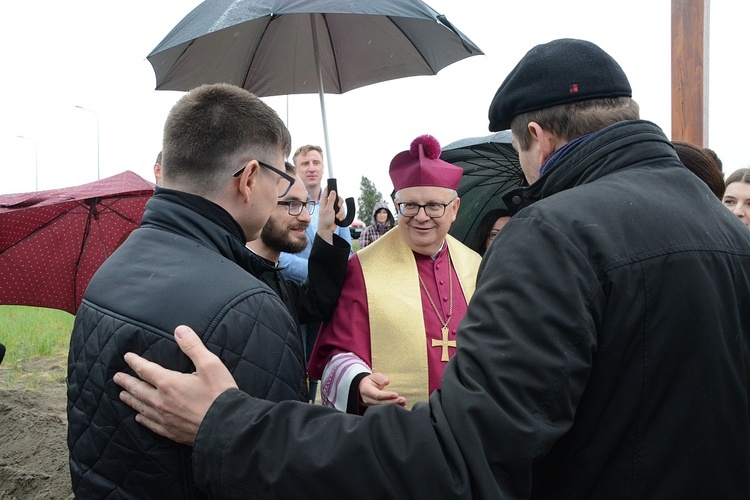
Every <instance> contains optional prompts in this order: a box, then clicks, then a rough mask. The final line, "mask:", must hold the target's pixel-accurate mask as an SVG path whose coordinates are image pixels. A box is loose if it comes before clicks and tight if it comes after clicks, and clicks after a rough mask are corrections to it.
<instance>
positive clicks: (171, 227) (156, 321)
mask: <svg viewBox="0 0 750 500" xmlns="http://www.w3.org/2000/svg"><path fill="white" fill-rule="evenodd" d="M248 255H249V252H248V251H247V250H246V248H245V246H244V234H242V230H241V229H240V227H239V226H238V225H237V223H236V222H235V221H234V220H233V219H232V218H231V217H230V216H229V214H228V213H226V212H225V211H224V210H223V209H221V208H220V207H218V206H217V205H214V204H213V203H211V202H209V201H207V200H205V199H203V198H200V197H197V196H193V195H188V194H186V193H180V192H177V191H171V190H166V189H157V192H156V194H155V195H154V197H153V199H151V200H150V201H149V202H148V204H147V206H146V213H145V214H144V217H143V221H142V225H141V228H139V229H137V230H136V231H134V232H133V234H131V235H130V237H129V238H128V239H127V241H126V242H125V243H124V244H123V245H122V247H121V248H119V249H118V250H117V251H116V252H115V253H114V254H113V255H112V256H111V257H110V258H109V259H108V260H107V261H106V262H105V263H104V265H103V266H102V267H101V268H100V269H99V271H98V272H97V273H96V274H95V276H94V278H93V279H92V281H91V283H90V285H89V287H88V289H87V290H86V294H85V297H84V300H83V303H82V304H81V307H80V308H79V310H78V313H77V315H76V320H75V325H74V327H73V333H72V337H71V344H70V354H69V358H68V447H69V449H70V471H71V477H72V484H73V490H74V492H75V494H76V497H77V498H97V499H100V498H139V499H141V498H158V499H160V500H164V499H168V498H180V499H182V498H202V497H205V495H204V494H203V493H201V492H199V491H198V490H197V489H196V488H195V485H194V481H193V476H192V448H190V447H188V446H183V445H178V444H176V443H174V442H172V441H170V440H168V439H166V438H161V437H159V436H157V435H155V434H154V433H152V432H151V431H149V430H147V429H146V428H145V427H142V426H141V425H139V424H137V423H136V422H135V418H134V417H135V412H133V410H131V409H130V408H129V407H127V406H125V405H124V404H123V403H121V402H120V401H119V399H118V394H119V392H120V389H119V387H118V386H117V385H116V384H115V383H114V382H112V376H113V375H114V374H115V372H117V371H127V369H128V367H127V365H126V364H125V362H124V361H123V355H124V354H125V353H126V352H129V351H132V352H136V353H138V354H141V355H142V356H144V357H146V358H147V359H150V360H152V361H155V362H157V363H159V364H161V365H163V366H165V367H168V368H171V369H174V370H179V371H182V372H191V371H193V369H194V367H193V366H192V364H191V363H190V360H189V359H188V358H187V356H185V355H184V354H182V352H181V351H180V349H179V347H177V344H176V343H175V341H174V338H173V332H174V329H175V327H176V326H178V325H180V324H186V325H189V326H191V327H192V328H194V329H195V331H196V332H198V333H199V334H200V335H202V339H203V342H204V343H205V344H206V345H207V346H208V348H209V349H211V351H213V352H214V353H216V354H217V355H219V356H220V357H221V359H222V361H224V363H225V364H226V365H227V366H228V367H229V369H230V371H231V372H232V374H233V375H234V377H235V379H236V381H237V384H238V385H239V387H240V389H241V390H243V391H246V392H247V393H249V394H253V395H255V396H258V397H261V398H265V399H269V400H272V401H281V400H289V399H294V400H306V394H305V382H304V377H305V371H304V365H303V361H302V346H301V342H300V340H299V337H298V336H297V331H296V327H295V324H294V322H293V321H292V318H291V317H290V316H289V313H288V312H287V310H286V308H285V307H284V305H283V304H282V302H281V301H280V300H279V298H278V297H277V296H276V295H275V294H274V293H273V292H272V291H271V290H270V289H269V288H268V287H267V286H266V285H264V284H262V283H260V282H259V281H258V280H257V279H256V278H255V277H253V276H252V275H251V274H250V273H249V272H247V271H248V270H249V269H250V267H249V256H248Z"/></svg>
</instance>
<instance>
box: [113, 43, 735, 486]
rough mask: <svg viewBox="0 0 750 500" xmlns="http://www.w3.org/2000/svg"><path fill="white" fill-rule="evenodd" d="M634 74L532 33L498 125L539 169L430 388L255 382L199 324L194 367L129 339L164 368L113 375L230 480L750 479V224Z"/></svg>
mask: <svg viewBox="0 0 750 500" xmlns="http://www.w3.org/2000/svg"><path fill="white" fill-rule="evenodd" d="M630 94H631V90H630V85H629V83H628V80H627V78H626V77H625V74H624V73H623V71H622V69H621V68H620V66H619V65H618V64H617V63H616V62H615V61H614V60H613V59H612V58H611V57H610V56H609V55H608V54H607V53H606V52H604V51H603V50H602V49H600V48H599V47H597V46H596V45H594V44H592V43H589V42H585V41H581V40H555V41H553V42H550V43H548V44H544V45H540V46H537V47H535V48H533V49H532V50H531V51H529V52H528V53H527V54H526V55H525V56H524V58H523V59H522V60H521V62H520V63H519V64H518V66H516V68H515V69H514V70H513V71H512V72H511V74H510V75H509V76H508V78H507V79H506V80H505V82H503V84H502V85H501V86H500V89H499V90H498V91H497V94H496V95H495V98H494V99H493V101H492V105H491V106H490V111H489V117H490V130H493V131H495V130H500V129H504V128H508V127H510V128H511V130H512V132H513V143H514V145H515V147H516V149H517V150H518V152H519V156H520V159H521V165H522V167H523V170H524V173H525V175H526V177H527V179H528V181H529V184H530V185H529V186H528V187H526V188H523V189H521V190H519V191H517V192H514V193H511V194H510V195H508V197H507V200H506V201H507V205H508V207H510V208H511V210H512V211H514V212H515V215H514V217H513V218H512V219H511V221H510V222H509V223H508V224H507V225H506V226H505V228H504V229H503V231H502V232H501V233H500V235H499V236H498V237H497V238H496V239H495V241H494V243H493V244H492V245H491V246H490V248H489V250H488V251H487V253H486V254H485V256H484V260H483V262H482V267H481V268H480V271H479V277H478V280H477V288H476V292H475V294H474V297H473V298H472V300H471V303H470V305H469V308H468V312H467V313H466V316H465V317H464V319H463V321H462V322H461V325H460V327H459V330H458V333H457V339H458V352H457V353H456V355H455V357H454V358H453V359H452V360H451V362H450V363H449V365H448V367H447V368H446V370H445V373H444V375H443V381H442V389H440V390H437V391H435V392H434V393H433V394H432V396H431V397H430V402H429V405H416V406H415V407H414V409H413V410H412V411H411V412H407V411H404V410H403V409H402V408H400V407H397V406H381V407H374V408H371V409H370V410H368V412H367V413H366V414H365V416H364V417H362V418H359V417H356V416H351V415H344V414H336V413H332V412H330V411H327V409H325V408H320V407H310V406H304V405H300V404H287V403H284V404H281V405H277V404H273V403H268V402H265V401H261V400H256V399H253V398H251V397H249V396H247V395H245V394H243V393H241V392H240V391H238V390H236V389H233V386H234V384H233V381H232V379H231V377H229V376H228V373H227V372H226V371H225V370H223V369H222V368H221V366H220V364H219V363H216V360H215V357H213V356H212V355H211V354H210V353H208V351H206V350H205V349H203V348H202V347H201V345H200V342H199V341H198V339H197V337H196V336H195V334H194V333H193V332H192V331H190V330H189V329H188V328H187V327H180V328H178V331H177V332H176V333H175V336H176V337H177V338H178V342H180V345H181V347H182V348H183V349H184V350H186V351H187V352H188V353H189V355H190V357H191V359H192V360H193V362H194V364H195V366H196V371H197V376H193V375H185V374H178V373H171V372H169V371H166V370H163V369H162V368H160V367H159V366H158V365H155V364H153V363H149V362H147V361H146V360H144V359H142V358H138V357H135V356H131V355H129V356H128V362H129V364H130V366H131V367H132V368H133V369H134V370H135V371H136V373H138V375H139V376H140V377H141V378H143V379H144V380H147V381H149V382H151V385H149V384H147V383H145V382H142V381H139V380H137V379H135V378H133V377H130V376H127V375H125V374H117V375H116V376H115V382H117V383H118V384H120V385H122V386H123V387H125V388H126V389H127V391H128V392H123V393H122V394H121V397H122V399H123V400H124V401H125V402H126V403H128V404H129V405H130V406H132V407H133V408H135V409H136V410H138V411H139V412H140V415H139V417H138V418H139V421H140V422H141V423H144V424H145V425H146V426H148V427H149V428H151V429H153V430H155V431H156V432H158V433H160V434H162V435H165V436H168V437H171V438H173V439H177V440H180V441H183V442H186V443H189V444H194V446H195V450H194V459H193V460H194V461H193V465H194V471H195V474H196V482H197V483H198V484H199V485H200V486H201V487H202V488H205V489H207V490H208V491H210V492H211V493H213V494H217V495H227V496H243V495H245V496H252V495H251V493H255V494H257V495H258V496H260V494H261V493H263V494H265V495H267V496H273V497H277V498H295V497H301V496H305V497H309V498H324V497H327V498H353V497H356V498H384V497H388V498H425V499H427V498H492V499H494V498H527V497H536V498H572V497H579V498H748V497H750V473H749V471H750V390H749V386H750V314H748V311H750V233H748V231H747V229H746V228H745V227H744V226H743V225H742V224H741V223H740V222H739V220H737V218H736V217H734V216H733V215H732V214H731V213H730V212H729V211H727V210H726V209H725V208H724V207H723V206H722V205H721V203H720V202H719V201H718V200H717V199H716V197H715V196H713V195H712V194H711V192H710V191H709V189H708V187H707V186H706V185H705V184H704V183H703V182H702V181H700V179H698V178H697V177H696V176H695V175H693V174H692V173H691V172H690V171H689V170H687V169H686V168H685V167H684V166H683V165H682V164H681V163H680V161H679V159H678V157H677V155H676V154H675V152H674V149H673V148H672V146H671V144H670V142H669V140H668V139H667V137H665V136H664V133H663V132H662V131H661V130H660V129H659V127H657V126H656V125H654V124H652V123H649V122H646V121H641V120H639V119H638V106H637V105H636V103H635V102H634V101H633V100H632V99H631V97H630ZM152 386H155V387H152ZM198 394H200V395H202V396H201V397H197V396H196V395H198ZM155 408H159V409H160V410H159V411H157V410H156V409H155ZM199 425H200V429H199V430H198V426H199ZM196 433H197V435H196ZM280 436H283V438H281V437H280Z"/></svg>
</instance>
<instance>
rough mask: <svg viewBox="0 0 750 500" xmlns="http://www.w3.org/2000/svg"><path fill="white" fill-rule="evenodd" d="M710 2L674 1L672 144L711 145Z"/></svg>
mask: <svg viewBox="0 0 750 500" xmlns="http://www.w3.org/2000/svg"><path fill="white" fill-rule="evenodd" d="M709 10H710V0H672V140H675V141H685V142H690V143H693V144H695V145H696V146H700V147H706V146H707V144H708V40H709V28H708V25H709V23H708V21H709Z"/></svg>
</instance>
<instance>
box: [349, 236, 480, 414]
mask: <svg viewBox="0 0 750 500" xmlns="http://www.w3.org/2000/svg"><path fill="white" fill-rule="evenodd" d="M446 241H447V243H448V251H449V252H450V257H451V261H452V263H453V267H454V268H455V269H456V274H457V275H458V280H459V284H460V286H461V290H462V291H463V294H464V297H465V298H466V301H467V303H468V301H469V299H470V298H471V296H472V294H473V293H474V288H475V285H476V278H477V270H478V269H479V263H480V262H481V257H479V255H478V254H476V253H475V252H474V251H472V250H471V249H469V248H468V247H466V246H464V245H463V244H461V242H459V241H458V240H456V239H455V238H453V237H452V236H450V235H447V236H446ZM357 258H358V259H359V262H360V265H361V266H362V273H363V275H364V279H365V286H366V289H367V307H368V310H369V314H370V318H369V322H370V347H371V352H372V369H373V371H374V372H380V373H382V374H384V375H386V376H387V377H388V378H389V379H390V380H391V383H390V385H388V386H387V387H386V390H392V391H395V392H397V393H398V394H399V395H401V396H404V397H406V400H407V403H408V404H407V407H408V408H409V409H411V407H412V406H413V405H414V403H416V402H418V401H427V399H428V396H429V372H428V369H427V363H428V361H427V340H426V334H425V326H424V316H423V314H422V291H421V290H420V288H419V277H418V275H417V263H416V260H415V258H414V253H413V252H412V251H411V249H410V248H409V247H408V246H407V245H406V243H405V242H404V240H403V238H402V237H401V234H400V233H399V229H398V228H394V229H393V230H392V231H388V232H387V233H386V234H385V235H383V236H381V237H380V238H378V239H377V240H376V241H375V242H374V243H372V244H371V245H369V246H367V247H366V248H364V249H362V250H361V251H359V252H357Z"/></svg>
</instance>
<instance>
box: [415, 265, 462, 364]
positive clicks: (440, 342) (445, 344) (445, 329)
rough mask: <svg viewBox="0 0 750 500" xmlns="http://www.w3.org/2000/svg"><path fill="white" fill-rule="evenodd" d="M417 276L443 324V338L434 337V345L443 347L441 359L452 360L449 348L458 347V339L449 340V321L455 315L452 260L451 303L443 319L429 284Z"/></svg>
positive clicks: (449, 294) (420, 276)
mask: <svg viewBox="0 0 750 500" xmlns="http://www.w3.org/2000/svg"><path fill="white" fill-rule="evenodd" d="M417 276H418V277H419V284H420V285H422V289H423V290H424V293H425V295H427V300H429V301H430V305H431V306H432V310H433V311H435V314H436V315H437V318H438V320H439V321H440V323H441V324H442V325H443V326H442V328H441V329H440V332H441V334H442V339H441V340H437V339H432V347H442V352H441V355H440V361H444V362H447V361H449V360H450V358H449V356H448V348H449V347H456V341H455V340H448V333H449V332H448V323H450V320H451V317H452V316H453V273H452V272H451V266H450V260H449V261H448V300H449V301H450V304H449V306H448V317H447V318H446V319H445V320H443V315H442V314H440V310H439V309H438V308H437V306H436V305H435V301H434V300H432V296H431V295H430V292H428V291H427V286H425V284H424V280H423V279H422V275H420V274H419V273H418V272H417Z"/></svg>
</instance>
